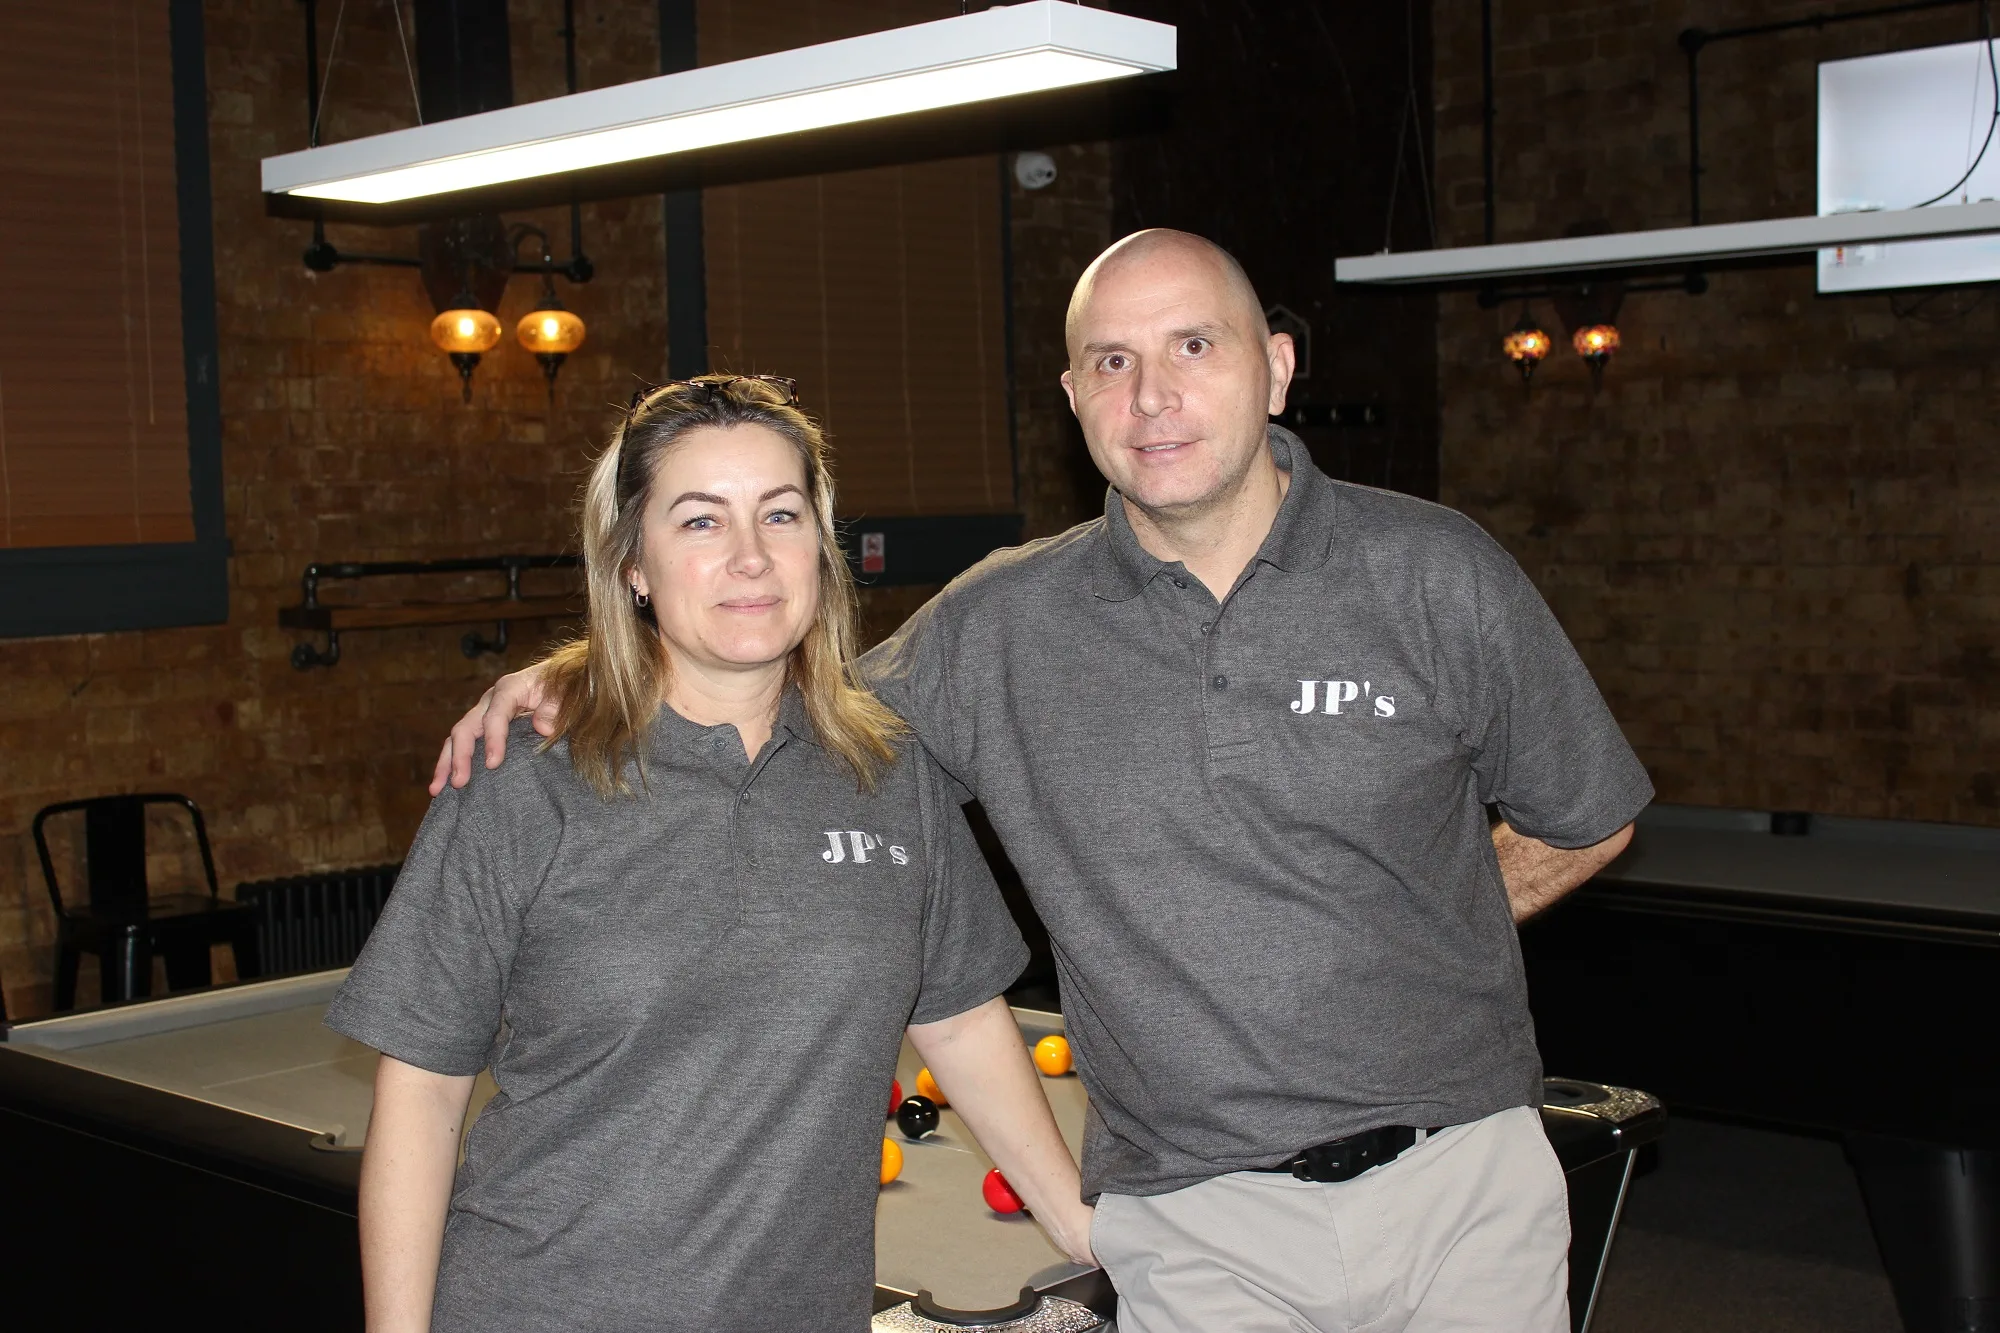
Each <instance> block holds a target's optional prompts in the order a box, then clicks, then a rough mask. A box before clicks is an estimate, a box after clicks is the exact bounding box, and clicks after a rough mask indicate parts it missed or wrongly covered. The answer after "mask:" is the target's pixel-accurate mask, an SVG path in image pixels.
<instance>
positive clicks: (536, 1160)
mask: <svg viewBox="0 0 2000 1333" xmlns="http://www.w3.org/2000/svg"><path fill="white" fill-rule="evenodd" d="M812 734H813V733H812V729H811V726H810V724H809V723H808V722H807V721H806V720H805V716H804V709H803V707H802V706H801V705H800V702H799V700H798V697H797V696H796V695H791V696H789V697H788V698H787V699H786V701H785V705H784V708H783V711H782V714H781V718H780V722H779V725H778V727H777V729H776V731H775V732H774V734H773V736H772V738H771V741H770V743H769V744H768V745H766V746H765V747H764V750H763V752H762V753H761V754H760V755H759V756H758V757H757V761H756V762H755V763H754V764H753V763H747V762H746V761H745V758H744V754H743V745H742V742H741V741H740V740H739V739H738V737H737V733H736V731H735V729H734V728H733V727H701V726H697V725H696V724H694V723H692V722H689V721H688V720H686V719H685V718H683V717H681V716H680V715H679V714H677V713H675V712H674V711H673V710H672V709H669V708H662V709H661V710H660V714H659V717H658V719H657V721H656V722H655V725H654V729H653V732H652V734H651V735H650V736H649V737H648V738H647V740H646V745H647V753H648V767H647V776H648V779H649V783H650V786H649V789H648V790H645V791H643V792H642V793H640V794H638V795H636V796H633V797H630V798H622V799H618V800H614V801H610V802H606V801H604V800H601V799H600V798H599V797H598V796H597V795H596V793H595V792H593V791H592V790H591V789H590V788H589V787H588V786H586V785H585V784H584V783H583V782H582V780H580V779H579V778H578V777H577V776H576V774H575V772H574V771H573V770H572V769H571V767H570V762H569V755H568V751H567V747H565V746H563V745H560V744H558V745H556V746H554V747H552V748H551V749H549V750H548V751H546V752H542V753H537V752H536V745H537V740H538V738H537V737H536V736H535V735H534V734H533V732H532V731H531V730H530V729H529V728H528V727H527V725H526V724H525V722H517V723H516V724H515V726H514V728H513V731H512V734H511V736H510V738H509V749H508V763H507V764H506V765H504V766H503V767H501V768H499V769H496V770H494V771H492V772H488V771H486V768H485V765H484V763H483V761H477V760H476V761H475V762H474V764H473V779H472V783H471V785H469V786H468V787H466V788H465V789H464V790H462V791H452V790H446V791H445V792H444V793H443V794H442V795H440V796H439V797H438V798H437V799H436V800H435V801H433V802H432V804H431V808H430V813H429V814H428V815H427V816H426V817H425V819H424V824H423V827H422V828H421V829H420V830H419V831H418V834H417V839H416V844H415V845H414V846H413V847H412V848H411V849H410V855H409V859H408V860H407V861H406V862H405V864H404V867H403V873H402V877H401V878H400V879H398V880H397V882H396V890H395V893H394V894H392V895H391V897H390V899H389V905H388V909H387V910H386V911H385V912H384V913H383V916H382V920H381V922H380V924H378V925H377V926H376V927H375V931H374V934H373V935H372V936H371V937H370V939H369V941H368V947H367V948H366V949H365V950H364V951H363V953H362V955H361V959H360V961H359V962H358V963H357V964H356V965H355V968H354V971H353V973H352V975H350V976H349V977H348V979H347V982H346V984H345V985H343V986H342V987H341V989H340V992H339V994H338V995H337V996H336V997H335V998H334V1001H333V1005H332V1007H331V1009H330V1010H329V1012H328V1015H327V1023H328V1024H329V1025H330V1026H332V1027H333V1028H335V1029H336V1030H338V1031H340V1032H344V1033H346V1034H347V1035H348V1036H350V1037H353V1038H355V1039H356V1040H357V1041H361V1042H365V1043H367V1044H368V1045H370V1046H374V1047H376V1048H378V1049H380V1050H383V1051H386V1052H387V1053H389V1054H390V1055H393V1056H395V1057H396V1058H397V1059H399V1060H403V1061H405V1062H407V1063H410V1064H414V1065H418V1066H420V1067H422V1068H425V1069H430V1070H435V1071H437V1072H439V1073H444V1074H471V1073H474V1072H476V1071H478V1070H480V1069H482V1068H485V1067H487V1066H488V1064H489V1062H490V1064H491V1067H492V1071H493V1077H494V1081H495V1082H496V1083H497V1084H498V1085H499V1088H500V1092H499V1095H498V1096H497V1097H495V1098H494V1099H493V1100H492V1101H491V1102H490V1103H489V1104H488V1105H487V1106H486V1108H485V1110H484V1111H483V1112H482V1113H481V1115H480V1117H479V1119H478V1121H477V1123H476V1124H475V1125H474V1126H473V1128H472V1132H471V1135H470V1137H469V1139H468V1141H467V1144H466V1157H465V1162H464V1165H463V1166H461V1167H460V1168H459V1172H458V1178H457V1181H456V1184H455V1185H454V1187H453V1190H452V1199H451V1211H450V1214H449V1218H448V1220H447V1222H446V1224H445V1241H444V1253H443V1262H442V1266H441V1268H440V1270H439V1273H438V1286H437V1301H436V1305H435V1315H434V1317H433V1320H432V1328H433V1329H436V1330H452V1331H454V1333H456V1331H457V1330H466V1331H467V1333H471V1331H472V1330H480V1331H481V1333H490V1331H491V1330H497V1329H557V1328H560V1329H577V1330H592V1331H593V1333H597V1331H608V1330H626V1329H631V1330H640V1329H644V1330H647V1331H648V1333H659V1331H662V1330H690V1331H691V1333H692V1331H693V1330H700V1331H701V1333H710V1331H712V1330H721V1331H724V1333H728V1331H733V1330H740V1331H742V1333H749V1330H756V1331H757V1333H793V1331H796V1333H808V1330H810V1331H811V1333H822V1331H823V1330H827V1329H854V1330H857V1331H858V1330H861V1329H865V1328H866V1327H867V1325H868V1317H869V1310H870V1300H871V1294H872V1288H873V1278H874V1269H875V1251H874V1223H875V1194H876V1185H877V1174H878V1171H879V1169H880V1162H881V1139H882V1110H883V1106H884V1105H885V1103H886V1098H887V1097H888V1091H889V1083H890V1081H891V1079H893V1078H894V1076H895V1065H896V1056H897V1053H898V1051H899V1049H900V1045H901V1038H902V1032H903V1027H904V1025H905V1024H906V1023H908V1022H930V1021H934V1020H937V1019H941V1018H947V1017H950V1016H951V1015H953V1014H956V1013H960V1012H962V1011H964V1010H966V1009H969V1008H972V1007H973V1006H975V1005H978V1004H980V1003H983V1002H984V1001H986V1000H988V999H991V998H992V997H993V996H994V995H997V994H998V993H999V992H1000V991H1001V990H1002V989H1004V988H1005V987H1007V986H1008V985H1011V984H1012V983H1013V981H1014V979H1015V978H1016V977H1018V976H1019V975H1020V972H1021V969H1022V967H1023V966H1024V965H1025V963H1026V961H1027V950H1026V947H1025V946H1024V945H1023V944H1022V943H1021V939H1020V935H1019V933H1018V932H1017V931H1016V929H1015V927H1014V924H1013V921H1012V919H1011V918H1010V917H1009V916H1008V914H1007V910H1006V907H1005V906H1004V904H1003V903H1002V902H1001V900H1000V896H999V892H998V890H997V889H996V888H995V887H994V884H993V881H992V878H991V876H990V874H989V873H988V871H987V869H986V864H985V862H984V860H983V859H982V858H981V857H980V854H979V850H978V847H977V845H976V844H975V843H974V842H973V840H972V835H971V832H970V830H968V829H967V828H966V825H965V819H964V816H963V815H962V814H961V812H960V810H959V808H958V805H957V803H956V801H955V800H954V799H953V796H952V793H951V789H950V786H949V783H948V781H947V780H946V779H945V778H944V777H943V775H942V774H940V773H938V772H937V770H936V768H935V767H934V766H933V765H932V764H931V763H930V761H929V760H927V759H926V758H925V757H924V755H923V753H922V750H921V748H920V747H917V746H915V745H912V746H910V747H909V750H910V753H908V754H906V755H905V756H904V757H903V758H901V759H900V760H899V761H898V762H897V763H896V765H895V766H894V767H893V768H892V769H890V770H889V771H887V772H886V773H885V774H884V775H883V777H882V780H881V783H880V786H879V789H878V790H877V791H876V793H875V794H874V795H873V796H872V797H871V796H865V795H863V794H862V793H860V792H859V791H857V789H856V786H855V782H854V779H853V777H852V776H851V774H850V773H849V772H848V771H847V770H846V769H845V768H843V767H841V766H840V764H839V763H838V762H836V761H835V760H834V759H833V758H832V757H831V756H830V755H828V754H827V753H826V752H825V751H823V750H821V749H820V748H819V746H818V745H816V744H815V743H814V742H813V740H812Z"/></svg>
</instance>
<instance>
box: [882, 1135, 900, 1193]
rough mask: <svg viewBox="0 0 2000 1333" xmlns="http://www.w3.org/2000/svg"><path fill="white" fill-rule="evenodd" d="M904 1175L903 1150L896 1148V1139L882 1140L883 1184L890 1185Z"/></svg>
mask: <svg viewBox="0 0 2000 1333" xmlns="http://www.w3.org/2000/svg"><path fill="white" fill-rule="evenodd" d="M902 1174H903V1150H902V1149H901V1148H899V1147H897V1146H896V1141H895V1140H894V1139H883V1140H882V1183H883V1184H884V1185H886V1184H888V1183H889V1182H890V1181H892V1180H894V1179H895V1178H896V1177H897V1176H900V1175H902Z"/></svg>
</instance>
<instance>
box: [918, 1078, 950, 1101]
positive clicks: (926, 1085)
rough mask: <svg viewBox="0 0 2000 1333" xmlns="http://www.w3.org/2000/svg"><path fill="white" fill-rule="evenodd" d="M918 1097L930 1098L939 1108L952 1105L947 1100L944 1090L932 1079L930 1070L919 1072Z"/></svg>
mask: <svg viewBox="0 0 2000 1333" xmlns="http://www.w3.org/2000/svg"><path fill="white" fill-rule="evenodd" d="M917 1096H919V1097H928V1098H930V1099H931V1100H932V1101H934V1102H936V1103H937V1104H938V1105H939V1106H950V1105H951V1103H950V1102H948V1101H946V1100H945V1096H944V1089H943V1088H940V1087H939V1086H938V1085H937V1080H936V1079H934V1078H932V1077H931V1071H930V1070H928V1069H919V1070H918V1071H917Z"/></svg>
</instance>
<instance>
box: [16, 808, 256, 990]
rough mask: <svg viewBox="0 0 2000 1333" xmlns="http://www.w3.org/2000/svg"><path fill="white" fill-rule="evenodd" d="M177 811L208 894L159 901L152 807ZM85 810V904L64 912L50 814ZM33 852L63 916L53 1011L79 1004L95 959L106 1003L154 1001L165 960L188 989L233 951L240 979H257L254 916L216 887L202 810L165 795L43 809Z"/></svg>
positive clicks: (171, 979)
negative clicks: (158, 969)
mask: <svg viewBox="0 0 2000 1333" xmlns="http://www.w3.org/2000/svg"><path fill="white" fill-rule="evenodd" d="M149 805H178V806H181V807H184V808H185V809H186V810H187V812H188V814H189V815H190V816H191V817H192V818H193V820H194V837H195V844H196V845H197V846H198V847H199V848H200V849H201V868H202V871H203V873H204V874H205V875H206V876H207V879H208V892H207V893H173V894H162V895H160V896H159V897H153V896H152V895H151V894H150V893H149V892H148V887H147V876H146V807H147V806H149ZM79 810H80V811H82V812H83V820H84V864H85V867H86V872H85V878H86V880H87V883H88V890H89V892H88V899H89V901H88V903H87V904H85V905H79V906H65V905H64V903H63V895H62V888H61V885H60V884H59V883H58V882H57V879H56V867H55V861H54V859H53V858H51V857H50V855H49V843H48V838H47V836H46V834H45V832H44V829H43V825H44V824H45V823H47V821H48V819H49V817H50V816H52V815H61V814H68V813H70V812H72V811H79ZM34 834H35V852H36V854H37V855H38V856H39V857H40V858H41V861H42V878H43V880H44V881H45V882H46V883H47V884H48V886H49V901H50V902H51V903H53V904H54V905H55V911H56V977H55V1007H56V1008H57V1009H70V1008H74V1007H75V1005H76V970H77V964H78V962H79V961H81V959H82V956H83V955H84V954H86V953H91V954H96V955H97V959H98V966H99V973H100V982H99V990H100V993H101V994H102V996H103V998H104V1002H105V1003H106V1004H110V1003H113V1002H115V1001H119V1000H131V999H136V998H139V997H141V996H145V995H150V994H152V991H153V957H154V955H155V954H158V955H159V956H161V957H162V958H164V959H165V960H166V964H167V986H168V987H169V989H172V990H182V989H185V988H187V987H190V986H206V985H208V984H209V983H210V981H211V980H213V977H212V975H211V973H210V971H209V962H208V951H209V946H211V945H213V944H227V945H229V946H230V947H231V948H232V949H233V950H234V951H235V954H236V971H237V975H239V976H243V977H252V976H256V975H258V971H259V968H258V958H257V925H256V916H255V913H254V912H253V910H252V909H251V908H250V907H249V906H248V905H247V904H240V903H233V902H225V901H223V899H222V898H221V896H220V894H219V892H218V888H217V885H216V881H215V857H214V855H213V854H212V853H211V852H210V851H209V847H208V825H207V824H206V823H204V822H203V820H202V817H201V809H200V807H198V806H196V805H195V803H194V802H193V801H191V800H189V799H188V798H187V797H185V796H180V795H176V794H173V793H167V792H153V793H142V794H139V795H134V796H95V797H91V798H89V799H88V800H82V801H63V802H60V803H58V804H56V805H51V806H46V807H44V808H43V809H42V810H41V811H39V812H38V813H37V814H36V815H35V823H34Z"/></svg>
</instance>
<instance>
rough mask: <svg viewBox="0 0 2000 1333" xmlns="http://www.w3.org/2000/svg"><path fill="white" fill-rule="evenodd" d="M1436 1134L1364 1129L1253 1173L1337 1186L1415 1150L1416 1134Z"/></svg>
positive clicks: (1405, 1129) (1256, 1168)
mask: <svg viewBox="0 0 2000 1333" xmlns="http://www.w3.org/2000/svg"><path fill="white" fill-rule="evenodd" d="M1420 1132H1421V1133H1423V1134H1426V1135H1429V1134H1435V1133H1437V1130H1435V1129H1426V1130H1422V1131H1418V1130H1414V1129H1411V1128H1410V1127H1409V1126H1408V1125H1384V1126H1382V1128H1380V1129H1370V1130H1364V1131H1362V1132H1361V1133H1359V1134H1349V1135H1348V1136H1347V1137H1346V1138H1344V1139H1335V1140H1333V1141H1332V1142H1331V1143H1319V1144H1314V1145H1313V1146H1312V1147H1310V1148H1307V1149H1305V1150H1304V1151H1302V1152H1298V1153H1294V1154H1293V1155H1292V1156H1290V1157H1288V1158H1286V1159H1285V1160H1284V1161H1282V1162H1280V1163H1278V1164H1277V1165H1276V1166H1253V1167H1251V1168H1250V1169H1251V1170H1252V1171H1283V1172H1286V1173H1288V1174H1290V1175H1294V1176H1297V1177H1298V1178H1299V1179H1300V1180H1310V1181H1314V1182H1315V1183H1317V1184H1321V1185H1338V1184H1339V1183H1340V1182H1342V1181H1344V1180H1352V1179H1354V1178H1355V1177H1356V1176H1358V1175H1360V1174H1361V1173H1362V1172H1364V1171H1372V1170H1373V1169H1374V1168H1376V1167H1378V1166H1380V1165H1382V1164H1383V1163H1384V1162H1393V1161H1395V1160H1396V1158H1397V1157H1398V1156H1399V1155H1401V1154H1402V1153H1403V1152H1405V1151H1407V1150H1408V1149H1410V1148H1412V1147H1415V1146H1416V1142H1417V1135H1418V1133H1420Z"/></svg>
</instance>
